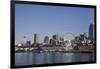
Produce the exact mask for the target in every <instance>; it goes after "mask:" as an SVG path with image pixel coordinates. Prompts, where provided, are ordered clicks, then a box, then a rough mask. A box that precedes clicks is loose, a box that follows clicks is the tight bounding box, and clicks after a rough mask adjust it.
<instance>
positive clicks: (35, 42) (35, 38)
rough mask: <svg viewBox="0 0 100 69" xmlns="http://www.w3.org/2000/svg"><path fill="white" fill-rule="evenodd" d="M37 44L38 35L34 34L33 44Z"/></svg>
mask: <svg viewBox="0 0 100 69" xmlns="http://www.w3.org/2000/svg"><path fill="white" fill-rule="evenodd" d="M38 43H39V34H36V33H35V34H34V44H38Z"/></svg>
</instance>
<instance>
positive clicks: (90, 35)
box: [88, 24, 94, 40]
mask: <svg viewBox="0 0 100 69" xmlns="http://www.w3.org/2000/svg"><path fill="white" fill-rule="evenodd" d="M88 38H89V40H93V39H94V24H90V25H89V35H88Z"/></svg>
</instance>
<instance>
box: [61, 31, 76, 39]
mask: <svg viewBox="0 0 100 69" xmlns="http://www.w3.org/2000/svg"><path fill="white" fill-rule="evenodd" d="M63 36H64V40H65V41H70V40H73V39H74V38H75V35H74V34H73V33H70V32H68V33H66V34H64V35H63Z"/></svg>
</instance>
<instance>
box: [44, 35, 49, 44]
mask: <svg viewBox="0 0 100 69" xmlns="http://www.w3.org/2000/svg"><path fill="white" fill-rule="evenodd" d="M44 43H46V44H49V37H48V36H45V37H44Z"/></svg>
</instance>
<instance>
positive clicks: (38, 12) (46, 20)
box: [15, 4, 94, 42]
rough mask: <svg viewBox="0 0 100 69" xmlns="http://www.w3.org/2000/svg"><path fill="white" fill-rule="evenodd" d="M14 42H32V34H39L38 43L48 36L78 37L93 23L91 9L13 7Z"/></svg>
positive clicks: (92, 10)
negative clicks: (68, 35) (64, 35)
mask: <svg viewBox="0 0 100 69" xmlns="http://www.w3.org/2000/svg"><path fill="white" fill-rule="evenodd" d="M15 10H16V12H15V41H17V42H20V41H23V39H24V38H23V37H24V36H26V40H31V41H33V40H34V39H33V35H34V33H39V34H40V41H43V38H44V37H45V36H46V35H48V36H49V37H51V35H53V34H66V33H67V32H71V33H73V34H74V35H76V36H77V35H78V34H80V33H82V32H87V35H88V28H89V25H90V24H91V23H93V22H94V9H93V8H76V7H59V6H41V5H25V4H16V5H15Z"/></svg>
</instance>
